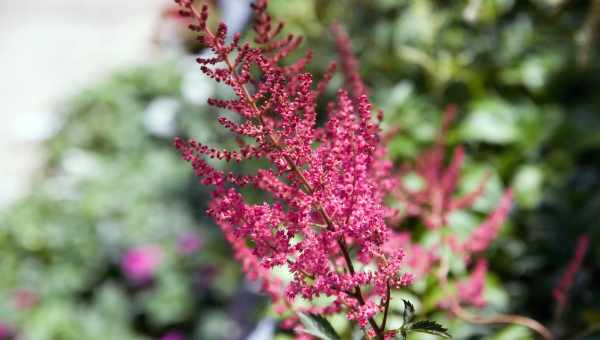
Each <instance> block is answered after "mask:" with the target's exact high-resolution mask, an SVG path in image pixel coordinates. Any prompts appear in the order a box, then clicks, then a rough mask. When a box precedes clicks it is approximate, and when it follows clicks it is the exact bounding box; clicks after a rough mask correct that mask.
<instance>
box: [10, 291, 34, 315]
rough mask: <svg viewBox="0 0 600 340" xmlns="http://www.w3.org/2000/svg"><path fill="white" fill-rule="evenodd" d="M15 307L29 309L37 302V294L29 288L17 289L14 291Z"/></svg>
mask: <svg viewBox="0 0 600 340" xmlns="http://www.w3.org/2000/svg"><path fill="white" fill-rule="evenodd" d="M13 296H14V301H15V308H16V309H20V310H26V309H30V308H32V307H33V306H35V305H36V304H37V303H38V302H39V299H38V296H37V294H35V293H34V292H32V291H31V290H29V289H18V290H17V291H16V292H15V293H14V295H13Z"/></svg>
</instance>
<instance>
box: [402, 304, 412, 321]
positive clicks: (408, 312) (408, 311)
mask: <svg viewBox="0 0 600 340" xmlns="http://www.w3.org/2000/svg"><path fill="white" fill-rule="evenodd" d="M402 302H404V312H403V313H402V319H403V320H404V323H405V324H407V323H409V322H411V321H412V319H413V318H414V316H415V306H413V304H412V303H411V302H410V301H408V300H405V299H402Z"/></svg>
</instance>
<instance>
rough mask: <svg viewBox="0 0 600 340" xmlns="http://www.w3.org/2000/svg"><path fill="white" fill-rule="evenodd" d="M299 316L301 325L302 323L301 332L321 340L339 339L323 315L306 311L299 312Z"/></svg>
mask: <svg viewBox="0 0 600 340" xmlns="http://www.w3.org/2000/svg"><path fill="white" fill-rule="evenodd" d="M299 316H300V321H302V325H304V329H303V330H302V331H303V332H305V333H308V334H310V335H312V336H315V337H317V338H319V339H323V340H341V339H340V336H339V335H338V334H337V333H336V332H335V330H334V329H333V327H332V326H331V324H330V323H329V321H327V319H325V318H324V317H322V316H320V315H316V314H307V313H300V314H299Z"/></svg>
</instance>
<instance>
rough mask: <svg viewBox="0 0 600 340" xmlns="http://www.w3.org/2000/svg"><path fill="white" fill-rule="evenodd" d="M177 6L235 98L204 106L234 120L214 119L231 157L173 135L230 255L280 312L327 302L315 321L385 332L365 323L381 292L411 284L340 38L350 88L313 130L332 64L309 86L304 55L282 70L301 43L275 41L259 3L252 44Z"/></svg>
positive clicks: (204, 64) (372, 129)
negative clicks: (250, 191) (235, 169)
mask: <svg viewBox="0 0 600 340" xmlns="http://www.w3.org/2000/svg"><path fill="white" fill-rule="evenodd" d="M176 2H177V3H178V4H179V5H180V6H181V7H182V10H183V12H182V14H184V15H187V16H191V17H192V18H194V19H195V23H194V24H192V25H191V26H190V28H191V29H192V30H194V31H196V32H198V33H199V37H200V40H201V42H202V44H203V45H205V46H206V47H207V48H209V49H210V50H211V51H212V54H213V55H212V56H210V57H208V58H199V59H198V63H199V64H200V65H201V70H202V72H203V73H204V74H206V75H207V76H208V77H211V78H213V79H214V80H216V81H217V82H220V83H224V84H225V85H227V86H228V87H229V88H231V90H232V91H233V94H234V95H235V97H234V98H233V99H210V100H209V104H210V105H213V106H215V107H218V108H221V109H225V110H228V111H232V112H235V113H236V114H237V118H236V119H231V118H226V117H225V116H221V117H219V119H218V121H219V123H221V124H222V125H223V126H224V127H225V128H227V129H229V130H231V132H233V133H234V134H235V135H237V137H238V138H237V140H238V142H239V143H238V144H239V149H238V150H216V149H214V148H211V147H209V146H206V145H202V144H200V143H198V142H196V141H194V140H189V141H184V140H181V139H176V140H175V145H176V147H177V148H178V149H179V150H180V151H181V153H182V155H183V158H184V159H185V160H187V161H189V162H190V163H191V164H192V166H193V168H194V169H195V172H196V175H197V176H198V177H200V178H201V179H202V183H204V184H207V185H214V187H215V190H214V194H213V200H212V202H211V204H210V209H209V213H210V214H211V215H212V217H213V218H214V219H215V221H216V222H217V223H218V224H219V225H220V226H221V228H222V229H223V232H224V233H225V235H226V238H227V239H228V240H229V241H230V242H231V243H232V245H233V248H234V249H235V252H236V258H237V259H238V260H240V261H241V262H242V263H243V265H244V269H245V271H246V272H247V274H248V275H249V277H250V278H251V279H260V280H262V282H263V288H264V289H265V290H266V291H267V292H269V293H270V294H271V296H272V297H273V298H274V299H275V300H276V301H279V302H280V303H282V304H283V305H288V306H291V305H292V304H293V302H294V298H295V297H297V296H302V297H303V298H304V299H307V300H311V299H312V298H315V297H319V296H329V297H332V298H333V299H332V302H331V305H329V306H327V307H325V308H320V309H319V312H320V313H337V312H340V311H346V312H347V315H348V317H349V318H350V319H351V320H357V321H358V323H359V325H360V326H361V327H363V328H369V332H370V333H372V334H377V335H378V336H382V334H383V333H384V332H383V330H384V329H385V324H381V325H378V324H377V323H376V322H375V320H374V316H375V315H376V314H378V313H380V312H385V311H387V308H386V307H385V305H386V303H385V302H386V301H387V300H389V292H390V289H393V288H399V287H402V286H405V285H407V284H409V283H410V281H411V276H410V275H408V274H404V273H402V271H401V262H402V258H403V256H404V254H403V252H402V250H401V249H394V250H389V249H384V247H383V245H384V243H385V242H386V241H387V240H388V238H389V236H390V230H389V229H388V228H387V227H386V224H385V220H384V218H385V217H386V214H387V213H388V210H387V209H386V208H385V207H384V206H383V204H382V200H383V196H384V191H383V190H382V189H381V188H382V186H381V185H380V183H379V180H380V179H382V178H384V177H385V175H386V173H385V172H386V171H387V170H389V168H390V166H389V163H387V162H384V161H381V157H380V154H381V152H382V149H381V146H380V140H379V135H378V134H379V127H378V123H377V122H376V121H375V120H374V119H373V118H372V112H371V104H370V103H369V100H368V98H367V96H366V90H365V86H364V85H362V81H361V80H360V77H359V76H358V73H357V72H356V69H355V65H356V62H355V61H354V59H353V57H352V55H351V53H350V47H349V46H348V44H349V40H348V38H347V37H346V36H345V35H344V33H343V32H342V31H341V29H340V28H336V29H335V31H334V33H335V34H336V37H337V40H338V42H339V45H340V47H341V51H342V53H341V55H342V59H343V60H342V63H343V68H344V70H345V73H346V77H347V78H348V80H349V85H350V89H349V91H348V90H345V89H341V90H340V91H339V92H338V95H337V102H335V103H330V105H329V107H328V119H327V122H326V124H325V125H324V126H322V127H318V126H317V112H316V101H317V97H318V96H319V94H320V93H321V92H322V91H323V90H324V89H325V88H326V86H327V82H328V80H329V79H330V78H331V75H332V73H333V72H334V66H331V67H330V68H329V71H328V73H327V75H326V76H325V78H324V79H323V80H322V81H321V82H320V83H319V84H317V85H315V84H314V82H313V79H312V76H311V75H310V74H309V73H306V71H305V66H306V64H307V63H308V62H309V60H310V57H311V54H310V52H309V53H307V54H306V55H305V56H304V57H303V58H301V59H300V60H298V61H297V62H295V63H293V64H291V65H283V62H282V61H283V59H285V58H286V57H287V56H288V55H289V54H290V53H291V52H292V51H294V50H295V49H296V48H297V47H298V45H299V44H300V42H301V39H300V38H298V37H295V36H292V35H290V36H287V37H285V38H283V39H278V38H277V36H278V35H279V33H280V32H281V30H282V25H281V24H277V25H276V24H274V23H273V22H272V20H271V17H270V16H269V15H268V14H267V12H266V5H267V1H265V0H262V1H261V0H259V1H257V2H256V3H255V4H254V5H252V6H253V9H254V12H255V13H254V14H255V18H256V19H255V24H254V30H255V33H256V38H255V45H254V46H251V45H250V44H247V43H246V44H241V43H240V36H239V34H237V35H235V36H234V38H233V40H232V41H231V42H227V41H226V36H227V27H226V26H225V25H224V24H222V23H221V24H219V26H218V28H217V29H216V31H215V32H213V31H211V30H210V28H209V27H208V26H207V23H206V21H207V17H208V13H207V7H203V8H202V9H201V10H200V11H198V10H197V9H196V8H194V7H193V6H192V1H186V0H178V1H176ZM207 158H215V159H219V160H225V161H227V162H231V161H235V162H240V161H244V160H248V159H263V160H266V161H268V162H269V164H270V166H268V167H265V168H262V169H261V170H259V171H258V172H257V173H255V174H251V175H238V174H234V173H232V172H224V171H222V170H219V169H217V168H215V167H213V166H211V165H210V164H209V162H207ZM244 186H252V187H254V188H256V189H259V190H262V191H264V192H267V193H269V194H270V196H271V197H272V200H271V202H269V203H267V202H264V203H261V204H251V203H249V202H247V201H246V200H245V199H244V196H243V195H242V193H241V192H240V187H244ZM353 258H354V259H353ZM276 266H287V267H288V268H289V270H290V271H291V273H292V274H293V280H292V281H291V282H289V283H286V284H284V283H283V282H281V281H280V280H278V279H276V278H273V277H272V276H271V275H270V271H269V269H272V268H273V267H276ZM281 288H284V289H285V292H282V291H281V290H280V289H281ZM283 293H284V294H283Z"/></svg>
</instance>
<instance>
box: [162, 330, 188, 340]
mask: <svg viewBox="0 0 600 340" xmlns="http://www.w3.org/2000/svg"><path fill="white" fill-rule="evenodd" d="M160 340H185V336H184V335H183V333H181V332H179V331H171V332H169V333H167V334H165V335H163V336H162V337H161V338H160Z"/></svg>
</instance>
